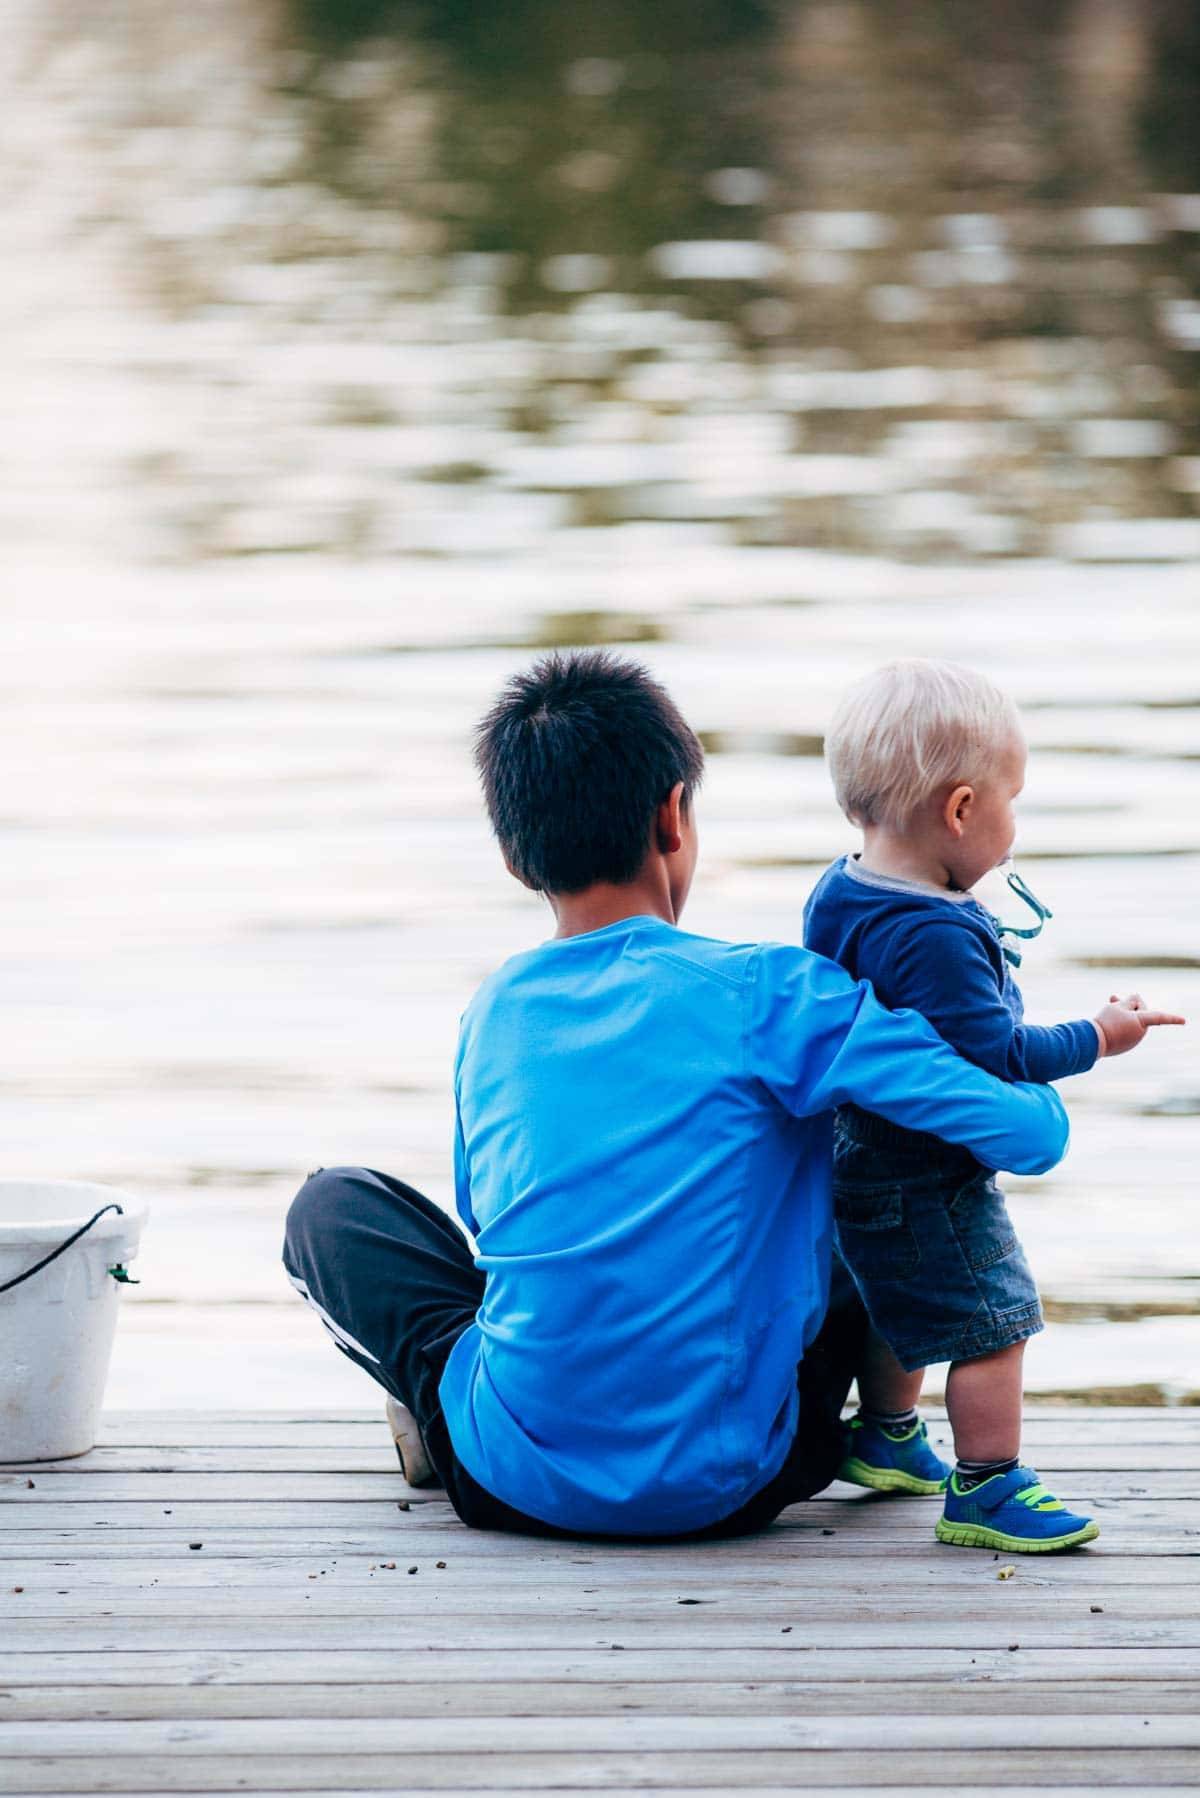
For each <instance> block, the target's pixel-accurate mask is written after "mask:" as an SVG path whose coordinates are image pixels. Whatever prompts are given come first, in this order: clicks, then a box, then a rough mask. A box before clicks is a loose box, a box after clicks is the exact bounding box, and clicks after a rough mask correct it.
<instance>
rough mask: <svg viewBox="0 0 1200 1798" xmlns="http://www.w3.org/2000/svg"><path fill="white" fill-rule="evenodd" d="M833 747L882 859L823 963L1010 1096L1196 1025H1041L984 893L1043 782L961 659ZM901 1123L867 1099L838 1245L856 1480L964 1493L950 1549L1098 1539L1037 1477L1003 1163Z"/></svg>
mask: <svg viewBox="0 0 1200 1798" xmlns="http://www.w3.org/2000/svg"><path fill="white" fill-rule="evenodd" d="M825 751H826V757H827V759H828V763H829V768H830V772H831V774H832V776H833V783H834V788H835V791H836V793H837V797H838V803H839V804H840V806H841V808H842V810H843V811H844V812H845V814H846V816H847V817H848V818H849V819H850V821H851V822H852V823H854V824H858V825H860V826H861V828H862V831H863V851H862V854H861V855H857V856H853V855H848V856H843V857H841V859H840V860H838V861H837V862H835V863H834V864H833V866H832V867H831V868H829V869H828V870H827V871H826V873H825V874H824V875H823V876H822V878H821V880H820V882H819V883H818V885H817V887H816V889H815V890H814V892H813V894H812V897H811V898H810V899H809V902H808V905H807V906H806V908H805V914H804V940H805V942H806V943H807V945H808V947H809V948H810V949H815V950H817V951H818V952H819V953H820V954H822V955H828V956H831V957H832V958H833V959H834V960H835V961H838V962H840V963H841V965H842V966H843V967H844V968H845V969H846V971H847V972H848V973H849V974H852V975H853V976H854V977H855V979H860V980H869V981H870V982H871V985H872V986H873V988H874V990H875V993H876V994H877V996H878V997H879V998H880V999H881V1000H882V1001H883V1002H884V1004H885V1005H896V1006H911V1007H912V1008H913V1009H914V1010H915V1011H918V1012H920V1013H921V1015H922V1016H923V1017H925V1018H927V1019H928V1020H929V1022H930V1023H931V1024H933V1025H934V1027H935V1028H936V1029H937V1031H938V1032H939V1034H940V1035H941V1036H943V1037H945V1039H946V1041H947V1042H949V1043H951V1044H952V1045H953V1046H954V1047H955V1048H956V1049H958V1050H959V1051H960V1053H961V1054H963V1055H965V1056H967V1057H968V1058H969V1059H970V1060H971V1061H973V1062H975V1063H976V1064H977V1065H978V1066H979V1067H982V1068H987V1069H988V1070H989V1071H990V1072H991V1073H993V1074H997V1075H999V1076H1000V1077H1001V1078H1002V1079H1005V1080H1038V1081H1046V1080H1060V1079H1062V1078H1063V1077H1064V1076H1065V1075H1067V1074H1081V1073H1084V1072H1085V1071H1086V1070H1087V1069H1088V1068H1090V1067H1091V1066H1092V1065H1093V1063H1094V1062H1095V1061H1096V1059H1097V1057H1098V1056H1101V1055H1121V1054H1123V1053H1124V1052H1125V1050H1127V1049H1132V1048H1134V1047H1135V1046H1136V1045H1137V1044H1138V1043H1140V1042H1141V1041H1142V1038H1143V1037H1144V1036H1145V1033H1146V1031H1147V1029H1148V1028H1150V1027H1151V1026H1152V1025H1156V1024H1181V1023H1182V1022H1183V1019H1182V1018H1178V1017H1173V1016H1169V1015H1168V1014H1167V1013H1165V1012H1157V1011H1147V1010H1146V1008H1145V1005H1144V1003H1143V1001H1142V1000H1141V998H1140V997H1139V996H1138V995H1137V994H1134V995H1133V996H1132V997H1131V998H1129V999H1126V1000H1124V1001H1123V1002H1121V1003H1117V1001H1116V996H1115V995H1114V996H1113V999H1112V1000H1110V1002H1109V1003H1108V1004H1107V1005H1104V1006H1101V1008H1100V1010H1099V1012H1098V1013H1097V1014H1096V1016H1095V1018H1080V1019H1078V1020H1076V1021H1075V1022H1073V1023H1068V1024H1055V1025H1052V1026H1048V1027H1044V1028H1043V1027H1038V1026H1033V1025H1028V1024H1025V1023H1024V1021H1023V1015H1024V1009H1023V1006H1022V1002H1021V995H1020V992H1019V990H1018V988H1017V986H1016V983H1015V981H1014V980H1013V978H1012V975H1011V973H1010V972H1009V966H1008V963H1009V961H1010V960H1012V959H1014V952H1013V951H1012V950H1011V949H1008V948H1006V947H1005V945H1004V944H1003V942H1002V935H1003V927H1002V926H998V923H997V920H996V919H994V918H993V917H992V916H991V914H990V913H989V912H988V911H986V910H985V909H984V907H983V906H982V905H981V904H980V903H979V901H978V900H977V899H975V898H973V897H972V895H971V888H972V887H973V886H974V885H975V883H976V882H977V881H978V880H980V879H982V877H983V876H984V875H985V874H987V873H989V872H990V871H991V870H992V869H993V868H995V867H997V866H998V865H1000V864H1001V863H1003V862H1005V861H1007V859H1008V857H1009V855H1010V853H1011V850H1012V843H1013V802H1014V800H1015V799H1016V797H1017V795H1018V794H1019V793H1020V791H1021V788H1022V786H1023V784H1024V781H1025V742H1024V738H1023V736H1022V734H1021V725H1020V720H1019V718H1018V716H1017V711H1016V708H1015V706H1014V705H1013V703H1012V701H1011V700H1010V699H1008V698H1007V697H1006V696H1005V695H1004V694H1003V693H1001V692H1000V691H999V690H998V689H997V688H996V687H994V686H993V685H992V683H991V682H990V681H988V680H985V679H984V677H983V676H982V675H980V674H976V673H975V672H973V671H972V670H971V669H968V668H960V667H957V666H955V665H954V664H953V663H949V662H929V661H917V660H909V661H902V662H893V663H890V664H889V665H888V666H887V667H885V668H881V669H879V670H878V671H877V672H876V673H875V674H873V675H871V676H869V677H868V679H867V680H865V681H863V682H861V683H860V684H859V685H858V686H857V687H855V688H853V689H852V690H851V692H850V693H849V694H848V695H847V696H846V698H845V699H844V700H843V701H842V703H841V705H840V707H839V708H838V711H837V714H836V715H835V717H834V720H833V723H832V725H831V728H830V731H829V735H828V737H827V739H826V745H825ZM1039 909H1041V908H1039ZM1047 915H1048V914H1047ZM1023 934H1036V932H1025V933H1023ZM1015 959H1018V960H1019V957H1016V958H1015ZM880 1113H881V1108H880V1107H879V1106H878V1105H876V1104H874V1103H873V1102H872V1101H871V1100H870V1099H869V1098H868V1099H865V1100H853V1101H851V1102H850V1103H849V1104H846V1105H844V1106H843V1107H842V1109H840V1110H839V1112H838V1116H837V1135H836V1146H835V1159H834V1212H835V1218H836V1231H837V1245H838V1248H839V1251H840V1253H841V1256H842V1258H843V1260H844V1261H845V1263H846V1266H847V1267H848V1268H849V1270H850V1272H851V1274H852V1276H853V1278H854V1280H855V1283H856V1285H857V1286H858V1289H859V1291H860V1293H861V1294H862V1297H863V1299H864V1301H865V1302H866V1306H867V1310H868V1312H869V1313H870V1317H871V1322H872V1326H873V1329H872V1334H871V1339H870V1342H869V1345H868V1354H867V1359H866V1362H865V1365H864V1367H863V1368H862V1370H861V1371H860V1375H859V1382H858V1387H859V1398H860V1410H859V1414H858V1416H857V1417H856V1418H855V1419H854V1420H853V1422H852V1423H851V1425H850V1431H849V1441H848V1454H847V1459H846V1462H845V1463H844V1465H843V1467H842V1470H841V1472H842V1478H843V1479H849V1480H853V1481H856V1482H857V1483H858V1484H860V1485H864V1486H873V1487H875V1488H877V1489H879V1490H883V1491H902V1492H917V1493H920V1492H926V1493H933V1492H941V1491H943V1490H944V1491H945V1493H946V1499H945V1512H944V1515H943V1516H942V1518H941V1519H940V1520H939V1521H938V1524H937V1526H936V1533H937V1535H938V1537H939V1539H940V1540H941V1541H943V1542H952V1543H957V1544H959V1545H960V1546H965V1547H977V1548H993V1549H997V1548H998V1549H1003V1550H1005V1551H1007V1552H1009V1553H1011V1552H1013V1551H1016V1550H1027V1551H1034V1552H1036V1551H1042V1552H1046V1551H1051V1550H1056V1549H1062V1548H1072V1547H1074V1546H1076V1545H1077V1544H1078V1543H1081V1542H1089V1541H1091V1540H1092V1538H1093V1537H1095V1536H1096V1535H1098V1534H1099V1530H1098V1527H1097V1525H1096V1524H1095V1522H1093V1521H1092V1520H1091V1519H1090V1518H1087V1517H1082V1516H1077V1515H1075V1514H1073V1513H1072V1512H1070V1511H1068V1510H1067V1509H1066V1508H1065V1507H1064V1506H1063V1505H1062V1504H1060V1503H1059V1501H1058V1500H1057V1499H1055V1498H1053V1497H1052V1496H1051V1494H1050V1493H1049V1492H1047V1491H1046V1489H1045V1487H1044V1486H1042V1485H1041V1483H1040V1482H1039V1480H1038V1477H1037V1475H1036V1474H1035V1473H1034V1472H1033V1471H1032V1470H1031V1469H1030V1468H1028V1467H1022V1466H1021V1465H1020V1443H1021V1362H1022V1356H1023V1353H1024V1346H1025V1342H1026V1340H1027V1339H1028V1338H1029V1337H1030V1336H1032V1335H1034V1334H1035V1333H1036V1332H1037V1331H1038V1330H1040V1329H1041V1328H1042V1313H1041V1306H1040V1304H1039V1302H1038V1293H1037V1287H1036V1286H1035V1284H1034V1281H1033V1276H1032V1274H1031V1273H1030V1271H1029V1264H1028V1262H1027V1261H1026V1259H1025V1255H1024V1251H1023V1250H1022V1248H1021V1245H1020V1243H1019V1242H1018V1241H1017V1238H1016V1235H1015V1233H1014V1231H1013V1227H1012V1224H1011V1222H1010V1220H1009V1216H1008V1211H1007V1209H1006V1207H1005V1203H1004V1195H1003V1193H1002V1192H1001V1191H1000V1188H999V1187H998V1186H997V1184H996V1180H995V1176H994V1173H993V1170H994V1168H995V1167H996V1166H997V1162H996V1160H995V1158H994V1156H991V1155H987V1154H983V1153H980V1152H978V1151H977V1150H975V1149H974V1148H973V1146H972V1145H967V1144H964V1143H963V1138H962V1137H961V1135H960V1136H958V1137H956V1138H955V1139H954V1140H953V1141H951V1142H943V1141H941V1140H939V1138H940V1137H941V1136H943V1135H944V1132H941V1131H934V1132H933V1133H932V1134H931V1133H929V1132H928V1131H914V1130H913V1128H912V1127H911V1125H910V1124H906V1123H905V1122H904V1120H901V1119H900V1118H898V1117H897V1116H896V1115H895V1113H893V1114H892V1115H891V1116H890V1117H888V1116H886V1115H881V1114H880ZM936 1361H949V1362H950V1363H951V1366H950V1372H949V1375H948V1378H947V1382H946V1405H947V1408H948V1410H949V1414H950V1422H951V1425H952V1427H953V1430H954V1447H955V1453H956V1455H957V1457H958V1464H957V1467H956V1468H955V1469H954V1472H953V1474H952V1475H951V1470H950V1469H949V1468H948V1467H947V1466H946V1465H945V1464H944V1463H943V1462H942V1461H940V1460H939V1459H938V1457H937V1456H936V1455H935V1454H934V1452H933V1450H932V1449H931V1448H930V1447H929V1445H928V1442H927V1440H926V1434H925V1426H924V1424H922V1423H921V1422H920V1420H919V1418H918V1416H917V1411H916V1402H917V1399H918V1398H919V1396H920V1392H921V1381H922V1377H923V1374H924V1370H925V1366H926V1363H928V1362H936ZM877 1382H878V1383H877ZM897 1395H899V1402H897ZM893 1407H895V1408H894V1409H893ZM948 1475H950V1478H949V1481H948V1483H947V1476H948Z"/></svg>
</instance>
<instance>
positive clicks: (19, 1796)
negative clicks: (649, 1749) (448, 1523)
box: [6, 1763, 1196, 1798]
mask: <svg viewBox="0 0 1200 1798" xmlns="http://www.w3.org/2000/svg"><path fill="white" fill-rule="evenodd" d="M69 1766H70V1763H68V1770H69ZM49 1789H50V1790H52V1791H53V1792H54V1793H55V1794H56V1795H57V1798H89V1795H88V1794H85V1793H83V1792H82V1791H80V1790H78V1789H77V1788H72V1789H71V1790H70V1791H65V1790H63V1789H62V1788H61V1787H59V1786H58V1785H55V1786H53V1787H51V1788H49ZM258 1789H259V1790H262V1789H263V1788H262V1787H259V1788H258ZM486 1789H487V1788H486V1786H480V1785H473V1786H437V1787H432V1786H417V1787H414V1786H409V1785H407V1784H406V1785H404V1787H403V1791H404V1798H428V1795H429V1794H430V1793H431V1792H433V1791H435V1790H436V1792H437V1794H438V1798H479V1793H480V1792H481V1791H483V1790H486ZM626 1789H627V1790H630V1791H670V1792H671V1793H672V1798H796V1788H795V1787H794V1786H791V1785H764V1784H758V1783H756V1784H754V1785H746V1784H745V1783H742V1782H739V1783H738V1784H735V1785H721V1784H720V1783H718V1784H715V1785H705V1786H699V1785H672V1784H670V1783H669V1782H668V1783H667V1784H665V1785H664V1784H663V1783H662V1782H656V1781H654V1780H653V1779H651V1780H648V1781H646V1782H644V1783H643V1784H641V1785H628V1786H627V1787H626ZM845 1789H846V1786H845V1783H844V1782H843V1783H842V1784H841V1785H830V1784H828V1783H826V1781H825V1780H823V1779H820V1778H816V1779H812V1780H809V1781H808V1782H807V1783H806V1785H805V1790H806V1791H808V1792H813V1793H818V1794H819V1793H822V1792H831V1791H844V1790H845ZM886 1789H887V1791H888V1792H889V1793H890V1794H891V1798H926V1794H927V1791H928V1787H927V1786H926V1785H924V1784H922V1785H889V1786H888V1787H887V1788H886ZM965 1789H966V1788H965V1787H964V1790H965ZM1098 1789H1099V1788H1098ZM92 1790H93V1791H94V1790H95V1788H94V1787H93V1788H92ZM204 1790H205V1791H206V1792H207V1793H208V1794H209V1798H246V1788H245V1786H244V1785H242V1786H239V1787H236V1788H229V1789H222V1788H220V1787H208V1786H206V1787H205V1788H204ZM361 1790H362V1787H361V1786H360V1787H358V1788H356V1791H350V1790H348V1789H347V1788H346V1787H345V1786H342V1787H339V1788H338V1789H336V1790H330V1789H328V1788H324V1789H322V1788H310V1789H309V1798H356V1792H358V1791H361ZM537 1790H538V1792H539V1793H540V1794H541V1798H568V1795H569V1794H571V1793H575V1792H578V1791H579V1790H580V1787H579V1785H578V1784H575V1785H570V1786H568V1785H543V1786H539V1787H538V1788H537ZM1079 1790H1080V1785H1079V1782H1077V1781H1074V1782H1071V1783H1069V1784H1064V1785H1060V1784H1058V1783H1057V1781H1056V1782H1055V1783H1053V1784H1045V1783H1043V1784H1040V1785H1023V1784H1017V1785H992V1784H988V1783H984V1784H981V1785H980V1784H971V1786H970V1798H1065V1795H1066V1794H1068V1793H1071V1794H1074V1795H1075V1798H1078V1793H1079ZM1121 1790H1122V1792H1123V1794H1124V1798H1195V1792H1196V1788H1195V1785H1194V1784H1193V1783H1189V1784H1188V1785H1173V1784H1163V1785H1138V1784H1137V1783H1136V1782H1135V1783H1133V1784H1129V1785H1123V1786H1122V1788H1121ZM105 1791H106V1793H107V1794H108V1798H133V1795H132V1793H130V1792H128V1791H110V1790H109V1788H108V1787H105ZM6 1798H34V1794H33V1793H32V1792H30V1791H29V1790H28V1788H26V1790H24V1791H21V1792H11V1793H8V1794H6Z"/></svg>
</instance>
